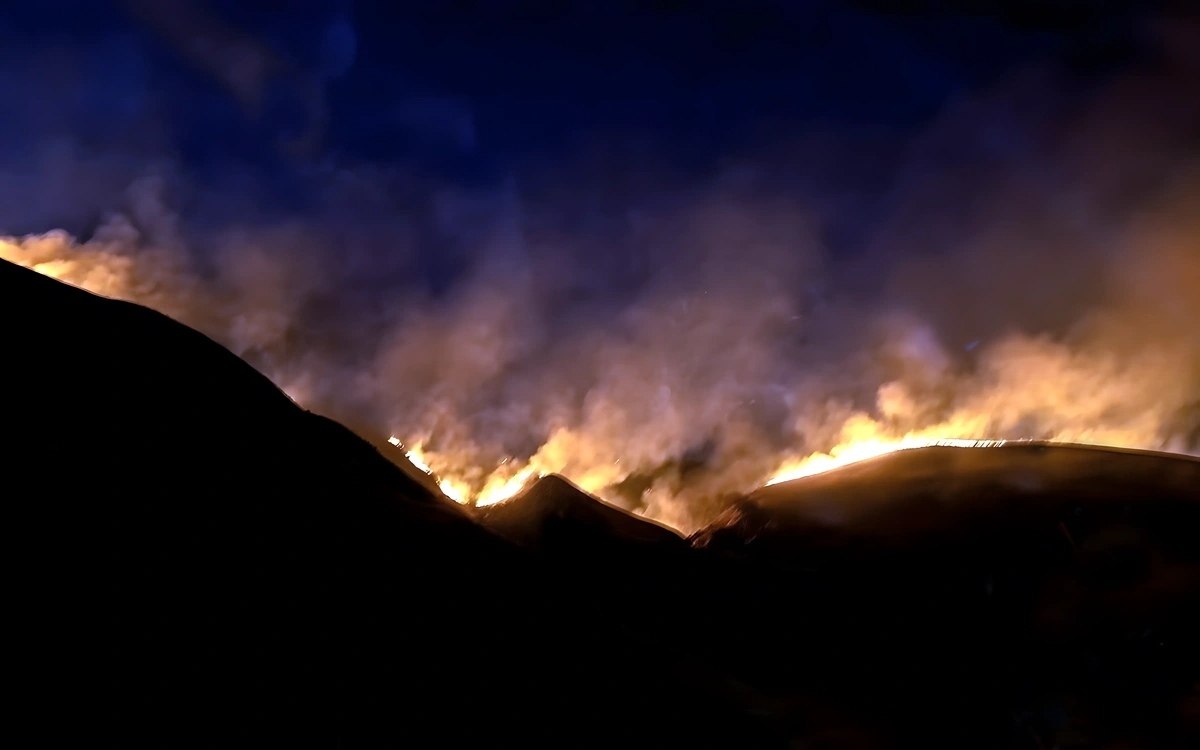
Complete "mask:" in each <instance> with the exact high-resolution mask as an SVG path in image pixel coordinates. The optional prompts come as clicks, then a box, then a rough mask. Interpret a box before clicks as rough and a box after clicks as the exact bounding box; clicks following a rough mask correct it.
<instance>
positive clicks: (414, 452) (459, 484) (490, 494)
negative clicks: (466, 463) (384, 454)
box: [388, 435, 541, 508]
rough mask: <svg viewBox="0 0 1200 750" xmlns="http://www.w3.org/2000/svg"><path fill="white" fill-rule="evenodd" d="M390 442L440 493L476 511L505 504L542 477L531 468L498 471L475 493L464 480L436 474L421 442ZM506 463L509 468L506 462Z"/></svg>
mask: <svg viewBox="0 0 1200 750" xmlns="http://www.w3.org/2000/svg"><path fill="white" fill-rule="evenodd" d="M388 442H389V443H391V444H392V445H393V446H395V447H397V448H400V449H401V450H403V451H404V457H405V458H407V459H408V461H409V463H411V464H412V465H413V466H415V467H417V468H418V469H420V470H421V471H422V472H424V473H425V474H428V475H429V476H431V477H433V478H434V480H436V481H437V486H438V489H439V490H441V492H442V494H443V495H445V496H446V497H448V498H450V499H451V500H453V501H454V502H456V503H458V504H459V505H474V506H475V507H477V508H484V507H487V506H489V505H496V504H497V503H502V502H504V501H505V500H509V499H511V498H512V497H514V496H515V495H517V494H518V493H520V492H521V490H523V489H525V487H526V486H528V485H529V483H530V482H532V481H533V480H535V479H537V478H538V477H540V476H541V473H540V472H538V471H537V470H536V469H534V468H533V467H532V466H526V467H525V468H523V469H521V470H519V471H517V472H515V473H513V474H511V475H506V474H504V473H503V470H502V467H498V468H497V470H496V471H495V472H493V473H492V474H491V475H490V476H489V477H488V479H487V481H486V482H484V484H483V486H482V487H481V488H479V489H478V490H477V491H476V490H475V489H473V487H472V484H471V482H469V481H467V480H466V479H465V478H462V477H458V476H453V475H443V474H442V472H440V471H439V472H435V471H434V470H433V467H432V466H430V465H429V459H428V458H427V454H426V451H425V449H424V444H423V443H422V442H420V441H418V442H415V443H413V445H412V446H410V447H406V446H405V445H404V442H403V441H401V440H400V438H398V437H396V436H395V435H392V436H390V437H389V438H388ZM504 463H505V464H507V461H505V462H504ZM502 466H503V465H502Z"/></svg>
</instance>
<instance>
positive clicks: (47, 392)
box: [0, 263, 1200, 748]
mask: <svg viewBox="0 0 1200 750" xmlns="http://www.w3.org/2000/svg"><path fill="white" fill-rule="evenodd" d="M0 315H2V316H3V318H2V319H3V320H4V321H5V327H4V333H3V348H2V350H0V351H3V357H4V359H3V366H2V369H0V373H2V374H0V399H3V401H2V407H0V408H2V410H3V411H2V414H3V420H2V422H0V459H2V462H3V463H2V471H3V476H4V480H3V484H2V485H0V486H2V488H3V490H2V491H3V497H4V501H5V503H4V504H5V508H6V509H7V510H9V516H8V518H9V520H8V523H7V524H6V525H5V528H6V531H7V532H8V533H7V535H6V536H8V537H9V539H10V542H9V545H8V546H9V549H10V551H11V556H10V559H11V562H10V565H9V575H10V578H11V582H10V585H9V586H7V587H6V589H7V590H8V591H9V592H10V594H9V596H8V597H7V602H6V604H7V605H8V606H7V607H6V613H7V615H8V618H7V619H8V620H9V621H10V622H12V623H13V624H15V626H16V627H15V628H14V632H15V633H16V635H14V636H10V640H9V643H10V654H9V656H10V658H9V659H8V663H9V664H11V665H12V668H11V669H10V674H11V675H12V677H13V679H14V682H15V684H16V686H17V688H18V689H17V690H16V691H15V693H16V694H17V695H18V696H19V698H18V699H17V701H16V702H15V703H12V704H11V705H10V708H12V709H15V711H14V713H16V714H17V715H18V716H20V717H23V719H24V723H27V724H29V728H30V729H33V730H34V731H35V732H36V735H34V736H37V737H39V738H40V739H41V742H39V744H42V745H47V746H51V745H56V746H61V745H62V744H63V741H65V737H63V736H61V735H67V734H69V735H71V737H72V738H75V739H76V741H78V738H85V739H86V744H87V745H88V746H122V747H130V746H155V747H199V746H204V747H231V746H253V747H324V748H354V747H539V746H548V747H606V748H611V747H688V748H696V747H730V748H758V747H764V748H766V747H779V748H785V747H798V748H799V747H803V748H875V747H881V748H889V747H896V748H907V747H919V748H931V747H932V748H937V747H946V748H951V747H953V748H1052V747H1060V748H1069V747H1111V748H1118V747H1121V748H1190V747H1197V746H1200V462H1198V461H1196V460H1193V459H1188V458H1182V457H1175V456H1163V455H1157V454H1147V453H1137V452H1120V451H1106V450H1099V449H1089V448H1075V447H1061V446H1056V447H1049V446H1013V447H1004V448H996V449H952V448H933V449H923V450H916V451H906V452H902V453H897V454H892V455H889V456H885V457H883V458H880V459H876V460H874V461H870V462H865V463H863V464H858V465H855V466H853V467H849V468H847V469H845V470H842V471H839V472H836V473H831V474H826V475H820V476H816V477H810V478H808V479H804V480H798V481H796V482H791V483H787V484H783V485H776V486H774V487H769V488H765V489H763V490H760V491H759V492H757V493H755V494H753V495H751V496H750V497H748V498H745V499H744V500H743V501H741V502H740V503H739V504H737V505H736V506H734V507H733V508H731V509H730V510H729V511H728V512H727V513H726V514H725V515H724V516H722V517H721V518H720V519H719V520H718V521H717V522H716V523H714V524H713V525H712V526H710V527H709V528H707V529H704V530H702V531H701V532H699V533H698V534H696V535H695V536H694V537H692V538H691V539H687V540H685V539H682V538H680V537H678V536H677V535H675V534H674V533H672V532H670V531H669V530H665V529H663V528H661V527H659V526H656V525H653V524H649V523H647V522H644V521H641V520H640V519H637V518H634V517H632V516H628V515H625V514H623V513H622V512H621V511H619V510H618V509H615V508H612V507H611V506H607V505H602V504H600V503H599V501H597V500H595V499H594V498H590V497H588V496H587V495H585V494H583V493H582V492H580V491H579V490H577V489H576V488H575V487H573V486H572V485H570V484H569V483H568V482H565V481H563V480H560V479H558V478H554V477H549V478H546V479H543V480H541V481H540V482H538V483H537V484H535V485H534V486H533V487H532V488H530V489H529V490H528V491H527V492H526V493H525V494H524V495H522V496H519V497H517V498H515V499H514V500H513V501H511V502H510V503H508V504H506V505H502V506H499V507H496V508H493V509H490V510H489V511H487V512H486V513H481V514H479V516H478V517H475V518H473V517H471V516H469V515H468V514H467V513H465V512H464V511H462V510H461V509H459V508H458V507H456V506H454V505H453V504H452V503H449V502H448V501H446V500H444V499H443V498H440V497H436V496H435V494H434V493H431V492H430V491H429V490H428V488H427V486H426V485H424V484H422V483H421V482H419V481H418V480H416V479H414V478H412V477H411V476H410V475H409V474H406V473H405V472H404V471H402V470H401V469H400V468H398V467H397V466H396V465H394V464H393V463H392V462H391V461H389V460H388V459H387V458H386V457H384V456H381V455H380V453H379V452H378V451H377V450H376V449H375V448H374V447H372V446H371V445H370V444H368V443H366V442H364V441H362V440H361V439H359V438H358V437H357V436H355V435H354V434H353V433H351V432H349V431H348V430H346V429H345V428H343V427H341V426H340V425H338V424H336V423H334V422H331V421H329V420H327V419H324V418H322V417H319V416H316V415H313V414H311V413H308V412H306V411H304V410H303V409H301V408H299V407H298V406H296V405H295V404H293V403H292V402H291V401H290V400H289V399H288V398H287V397H286V396H285V395H284V394H282V393H281V392H280V391H279V390H278V389H276V388H275V387H274V386H273V385H272V384H271V383H270V382H269V381H267V380H266V379H265V378H263V377H262V376H261V375H259V374H258V373H256V372H255V371H254V370H253V369H252V368H250V367H249V366H248V365H246V364H245V363H244V362H242V361H241V360H239V359H238V358H236V357H234V356H233V355H232V354H230V353H229V352H227V351H226V350H224V349H222V348H221V347H220V346H218V345H217V344H215V343H213V342H212V341H210V340H208V339H207V338H205V337H204V336H202V335H200V334H198V333H196V332H194V331H192V330H190V329H188V328H186V327H184V326H181V325H179V324H177V323H174V322H172V321H170V320H168V319H166V318H164V317H162V316H160V315H158V314H156V313H153V312H151V311H149V310H146V309H144V308H140V307H137V306H134V305H129V304H125V303H120V302H114V301H110V300H104V299H101V298H98V297H95V296H93V295H89V294H87V293H85V292H82V291H79V290H76V289H73V288H71V287H68V286H65V285H62V284H59V283H57V282H54V281H52V280H50V279H47V278H44V277H41V276H39V275H37V274H35V273H33V272H30V271H26V270H23V269H19V268H17V267H15V266H12V265H9V264H3V263H0ZM13 731H14V732H15V731H17V730H16V728H15V725H14V729H13ZM22 734H24V732H22Z"/></svg>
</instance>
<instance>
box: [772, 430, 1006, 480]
mask: <svg viewBox="0 0 1200 750" xmlns="http://www.w3.org/2000/svg"><path fill="white" fill-rule="evenodd" d="M1009 442H1012V441H1009V440H965V439H960V438H938V439H929V438H923V437H916V436H905V437H903V438H900V439H897V440H890V441H889V440H862V441H859V442H852V443H844V444H842V445H838V446H836V447H834V448H832V449H830V451H829V452H828V453H813V454H811V455H809V456H806V457H804V458H802V459H800V460H798V461H789V462H787V463H785V464H784V465H783V466H781V467H779V469H778V470H776V472H775V473H774V474H773V475H772V476H771V478H770V479H768V480H767V481H766V486H770V485H772V484H780V483H781V482H790V481H792V480H793V479H800V478H802V477H810V476H813V475H814V474H824V473H825V472H827V471H833V470H834V469H840V468H842V467H843V466H849V465H850V464H856V463H858V462H860V461H866V460H868V459H872V458H877V457H879V456H883V455H887V454H888V453H895V452H896V451H903V450H912V449H914V448H929V447H933V446H938V447H948V448H996V447H999V446H1001V445H1004V444H1006V443H1009Z"/></svg>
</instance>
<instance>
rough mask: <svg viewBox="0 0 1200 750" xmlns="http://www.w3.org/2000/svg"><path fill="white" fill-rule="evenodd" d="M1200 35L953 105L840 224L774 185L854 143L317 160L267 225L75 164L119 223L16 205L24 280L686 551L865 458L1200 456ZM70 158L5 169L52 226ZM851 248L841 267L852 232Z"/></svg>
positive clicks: (819, 194)
mask: <svg viewBox="0 0 1200 750" xmlns="http://www.w3.org/2000/svg"><path fill="white" fill-rule="evenodd" d="M1187 34H1188V32H1184V31H1180V29H1179V27H1172V30H1171V35H1170V36H1164V40H1165V41H1164V42H1163V47H1162V53H1161V55H1160V56H1159V57H1157V58H1156V59H1155V60H1154V61H1153V62H1151V63H1147V64H1146V65H1145V66H1144V68H1143V69H1140V70H1138V71H1136V72H1135V73H1130V74H1127V75H1122V76H1117V77H1114V78H1112V79H1110V80H1108V81H1107V82H1105V83H1104V84H1103V85H1101V86H1093V87H1091V88H1084V89H1083V90H1080V88H1079V87H1077V86H1068V85H1066V83H1065V82H1064V81H1063V80H1062V78H1063V77H1064V76H1065V75H1067V74H1065V73H1062V72H1054V71H1049V70H1043V69H1038V70H1030V71H1027V72H1025V73H1022V74H1020V75H1018V76H1015V77H1012V78H1010V79H1008V80H1005V81H1002V82H999V83H997V85H996V86H994V87H993V88H992V89H990V90H988V91H985V92H982V93H979V94H975V95H972V96H970V97H967V98H963V99H961V100H959V101H956V102H953V103H952V105H951V106H949V107H948V108H947V109H946V110H945V111H944V112H943V113H942V114H941V115H940V116H939V117H938V118H937V119H936V121H935V122H933V123H932V124H931V125H930V126H929V127H927V128H926V129H925V130H924V131H923V132H922V133H921V134H920V135H919V136H918V137H916V138H912V139H906V140H905V141H904V142H903V143H899V144H896V148H895V152H896V154H897V162H896V164H897V165H896V167H895V169H894V171H893V173H892V174H891V176H890V177H889V179H888V181H887V188H886V190H884V191H882V192H881V193H880V194H879V195H877V196H875V198H876V199H875V200H874V201H873V203H872V207H871V208H869V209H868V208H862V207H861V206H858V205H857V204H856V203H854V202H853V201H852V202H850V203H849V204H839V203H838V202H837V201H833V200H831V199H830V196H828V195H826V194H824V193H823V186H824V185H825V184H826V183H824V182H823V179H824V177H825V176H828V175H822V174H821V173H820V172H822V169H819V168H818V167H817V166H814V167H813V169H814V174H813V175H812V176H811V179H808V180H798V181H788V180H783V179H780V174H781V173H786V174H790V175H796V174H798V175H806V174H807V172H806V167H807V166H808V165H810V164H812V165H818V164H822V163H824V164H828V162H829V158H830V157H829V153H830V152H832V153H834V154H838V153H843V154H844V158H845V160H846V161H847V162H848V163H849V162H851V161H853V160H854V158H855V154H854V153H853V149H854V144H853V143H846V142H844V141H841V140H838V139H833V138H832V137H831V138H830V139H829V142H825V141H824V140H823V139H822V138H805V139H801V140H802V141H803V145H798V146H797V145H794V144H793V145H790V146H780V147H779V148H778V149H775V148H774V147H772V153H771V155H770V158H769V159H767V158H764V157H761V156H749V155H747V156H741V157H736V156H732V157H731V158H730V159H729V162H728V164H727V166H726V167H724V168H722V169H720V170H716V171H715V172H713V173H711V174H710V175H709V176H708V177H706V178H704V179H701V180H697V179H694V178H693V177H692V176H690V175H689V176H679V175H675V174H672V171H671V170H670V169H668V168H665V167H663V168H658V169H656V168H654V166H653V165H652V164H650V163H646V162H643V161H638V160H630V161H628V162H626V163H624V164H622V163H620V161H619V160H617V159H615V158H614V159H606V160H604V161H605V165H604V167H603V169H599V168H597V167H596V165H595V164H594V163H588V164H585V163H565V164H562V165H559V166H558V167H557V168H556V169H553V170H549V171H548V172H547V173H546V174H542V175H539V176H538V177H537V179H530V180H528V181H522V180H519V179H513V180H510V181H508V182H506V183H504V184H503V185H501V186H499V187H494V188H489V189H473V188H465V187H460V186H456V185H455V184H453V183H452V182H447V181H442V180H434V179H432V178H428V177H424V176H422V175H421V174H420V173H419V172H418V171H415V170H414V171H410V172H406V171H405V170H403V169H401V168H398V167H396V168H388V169H382V168H372V167H367V166H363V165H354V164H333V163H322V164H320V165H316V166H309V167H305V168H303V169H301V170H299V171H298V172H297V174H296V175H295V177H294V179H295V181H296V183H297V184H298V185H299V186H300V187H302V188H303V190H304V191H305V194H306V196H307V197H306V200H305V202H304V205H303V207H302V210H289V211H267V210H265V209H264V210H262V211H256V210H254V209H253V208H251V207H252V206H253V205H254V204H255V196H256V195H257V194H258V193H259V192H260V191H262V192H266V191H269V190H270V187H269V186H266V185H264V183H263V182H262V181H261V180H260V179H259V177H257V176H256V175H255V174H254V172H253V171H252V170H249V169H245V170H242V169H240V168H238V167H236V166H234V165H231V166H230V168H229V170H228V171H227V174H226V175H224V176H223V177H222V179H221V181H220V183H221V184H220V185H219V189H214V188H213V187H212V186H211V185H205V186H200V185H198V184H191V180H192V176H191V175H190V174H189V173H188V171H187V170H186V169H185V168H183V167H181V166H179V165H177V164H175V163H173V162H172V160H171V159H170V158H163V159H160V160H158V161H157V162H155V166H154V167H153V168H152V169H144V168H143V169H141V170H139V174H137V175H129V174H127V171H128V170H127V169H126V168H125V167H121V169H119V170H115V171H114V169H112V168H110V165H107V163H106V162H104V161H103V160H101V161H94V160H93V161H89V160H85V159H79V160H74V159H68V161H69V162H70V163H69V164H68V165H67V166H62V164H60V166H59V167H58V168H56V169H58V171H56V172H55V174H57V175H59V179H60V180H62V181H63V183H64V188H65V189H63V190H61V191H59V195H61V196H62V200H63V201H67V202H72V201H75V200H76V197H74V191H76V190H83V189H84V186H86V185H88V184H93V185H100V186H104V188H103V190H102V191H101V192H102V197H100V196H98V194H97V193H96V192H95V191H93V192H91V193H90V194H89V195H87V196H86V198H80V199H79V204H78V205H80V206H82V207H83V211H85V212H90V213H91V214H92V215H94V216H98V217H99V218H96V219H94V220H93V221H92V223H91V226H90V227H81V226H76V227H74V229H76V230H77V233H76V235H72V234H70V233H68V232H66V231H61V230H54V229H53V228H52V227H46V228H45V229H46V230H47V231H41V232H38V233H33V234H30V233H28V227H27V226H26V225H25V224H22V223H21V222H18V221H15V220H14V219H12V218H11V217H13V216H15V215H16V211H15V206H18V205H19V204H20V203H21V200H22V199H21V198H13V199H12V200H9V201H8V202H7V206H6V209H5V211H4V212H3V216H0V219H3V220H4V221H5V222H7V224H5V225H3V226H0V230H3V231H8V232H10V233H12V232H17V233H16V234H12V236H8V237H5V238H2V239H0V258H3V259H5V260H11V261H14V262H17V263H20V264H23V265H27V266H31V267H34V268H37V269H38V270H39V271H42V272H44V273H47V274H49V275H52V276H55V277H58V278H61V279H63V280H65V281H68V282H71V283H73V284H77V285H79V286H82V287H84V288H86V289H90V290H93V291H95V292H98V293H100V294H104V295H109V296H113V297H119V298H123V299H129V300H133V301H136V302H140V303H143V304H146V305H148V306H150V307H153V308H156V309H159V310H162V311H163V312H166V313H168V314H170V315H172V316H174V317H176V318H178V319H180V320H182V321H183V322H185V323H188V324H190V325H193V326H195V327H197V328H199V329H201V330H203V331H205V332H206V333H208V334H210V335H211V336H213V337H214V338H216V339H217V340H219V341H221V342H222V343H224V344H225V345H227V346H229V347H230V348H231V349H233V350H234V351H235V352H237V353H238V354H240V355H241V356H243V357H245V358H246V359H248V360H249V361H250V362H251V363H253V364H255V365H256V366H257V367H259V368H260V369H262V370H263V371H264V372H266V373H267V374H268V375H269V376H271V377H272V378H273V379H275V381H276V382H277V383H279V385H280V386H281V387H282V388H284V389H285V390H286V391H287V392H288V393H289V394H290V395H291V396H292V397H293V398H294V399H295V400H297V401H298V402H299V403H301V404H302V405H303V406H305V407H307V408H309V409H312V410H314V411H318V412H323V413H327V414H330V415H332V416H335V417H337V418H340V419H344V420H346V421H347V422H349V423H351V424H353V425H355V426H356V427H357V428H358V429H360V430H364V431H369V432H373V433H374V434H375V435H378V436H383V437H386V436H388V435H394V436H395V437H396V438H397V439H398V441H399V442H400V443H402V446H403V448H404V449H406V450H411V451H416V452H417V454H415V455H419V456H420V457H421V458H422V459H423V460H424V461H425V462H427V463H428V464H429V465H430V466H431V467H432V468H433V469H434V470H435V471H436V472H437V473H438V474H439V476H441V477H442V478H443V479H446V480H447V481H449V482H450V485H448V486H451V487H454V488H457V489H455V490H454V491H458V492H462V493H464V494H479V495H482V496H488V495H489V493H491V494H493V495H494V494H495V493H497V492H499V491H500V490H501V489H503V488H504V487H506V486H507V485H509V484H511V483H512V482H520V481H522V480H523V479H525V478H528V477H529V476H532V475H533V474H536V473H549V472H561V473H563V474H565V475H566V476H568V477H569V478H571V479H572V480H573V481H575V482H576V483H577V484H579V485H580V486H582V487H584V488H585V489H588V490H590V491H593V492H596V493H598V494H600V495H601V496H602V497H605V498H606V499H609V500H610V501H612V502H615V503H618V504H620V505H623V506H625V507H627V508H630V509H633V510H635V511H637V512H640V513H644V514H646V515H647V516H649V517H652V518H655V519H658V520H660V521H663V522H665V523H668V524H671V525H674V526H676V527H679V528H683V529H691V528H695V527H696V526H697V525H699V524H702V523H704V522H705V521H706V520H708V519H710V518H711V517H712V516H713V515H714V514H715V513H717V512H719V510H720V509H721V508H722V507H723V506H724V504H726V503H727V502H729V500H730V498H732V497H735V496H736V495H738V494H739V493H744V492H746V491H749V490H751V489H753V488H755V487H757V486H760V485H762V484H763V483H764V482H765V481H767V480H768V479H770V478H771V477H772V476H774V475H776V473H777V472H779V471H780V470H781V469H783V470H785V471H786V470H787V468H788V467H793V468H794V467H796V466H798V465H804V464H805V462H806V461H812V460H813V459H811V458H810V456H812V454H825V457H826V458H827V459H831V460H836V458H837V457H838V455H839V454H842V453H846V452H848V451H852V450H853V447H854V446H856V445H864V444H889V443H895V442H896V441H901V440H904V439H944V438H979V439H1046V440H1064V441H1081V442H1094V443H1100V444H1112V445H1121V446H1131V447H1140V448H1149V449H1165V450H1172V451H1182V452H1196V451H1200V334H1198V333H1197V330H1198V329H1197V321H1198V320H1200V210H1198V207H1200V150H1198V149H1197V146H1198V142H1197V134H1200V102H1198V101H1197V99H1196V97H1194V96H1189V95H1188V92H1189V91H1191V92H1194V91H1196V90H1200V88H1197V84H1200V76H1198V75H1197V72H1198V71H1197V67H1196V61H1195V59H1194V57H1193V58H1192V59H1188V53H1187V51H1188V50H1189V49H1190V50H1194V49H1197V48H1200V44H1189V41H1192V42H1195V41H1197V39H1196V38H1192V37H1188V35H1187ZM814 140H815V141H816V143H815V145H814ZM139 142H140V143H141V142H142V141H139ZM130 148H133V146H130ZM139 148H140V146H139ZM839 150H840V151H839ZM60 155H61V151H60ZM45 156H46V155H45V154H44V153H43V154H40V155H39V154H35V155H34V156H33V157H31V159H32V161H29V162H26V163H25V165H24V166H23V167H22V168H21V169H17V170H13V169H10V170H9V171H8V172H7V173H4V174H0V193H2V194H4V195H7V196H22V195H24V196H25V198H24V200H26V201H27V203H28V204H29V209H28V215H29V216H37V217H41V216H46V215H50V214H48V212H47V208H46V207H47V206H48V205H49V204H50V201H51V196H50V195H49V194H48V192H47V190H46V189H45V188H44V187H43V186H42V184H41V183H38V179H39V178H38V177H37V176H36V175H33V176H31V170H33V171H37V170H36V169H34V167H36V166H37V164H39V163H40V162H39V161H38V159H41V158H43V157H45ZM834 161H837V160H836V159H835V160H834ZM143 163H144V162H143ZM31 164H32V165H33V167H31V166H30V165H31ZM67 167H69V168H67ZM30 181H33V182H32V183H30ZM33 183H36V184H33ZM113 184H121V185H122V187H121V189H120V190H115V191H114V190H111V189H109V186H111V185H113ZM25 188H28V190H27V191H24V190H25ZM23 191H24V192H23ZM104 203H107V205H102V204H104ZM846 205H851V206H854V208H853V209H852V210H853V211H860V210H861V211H862V212H863V214H862V215H861V217H859V216H855V215H850V216H849V217H847V216H846V215H845V212H846V211H847V210H848V209H847V208H846ZM69 209H70V206H65V207H62V210H63V211H64V212H69ZM839 212H840V213H839ZM847 221H849V222H850V223H855V222H857V223H858V224H859V229H860V231H859V232H858V234H857V235H856V236H857V237H858V238H859V239H857V240H856V241H855V242H853V243H850V244H851V245H852V246H850V247H847V246H846V243H841V244H839V243H838V242H837V241H835V240H834V239H831V236H832V234H833V233H832V232H831V230H830V227H831V226H833V225H835V224H838V223H839V222H840V223H842V224H844V223H846V222H847ZM19 324H20V322H19V321H11V322H10V325H19ZM81 377H85V376H84V375H81Z"/></svg>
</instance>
